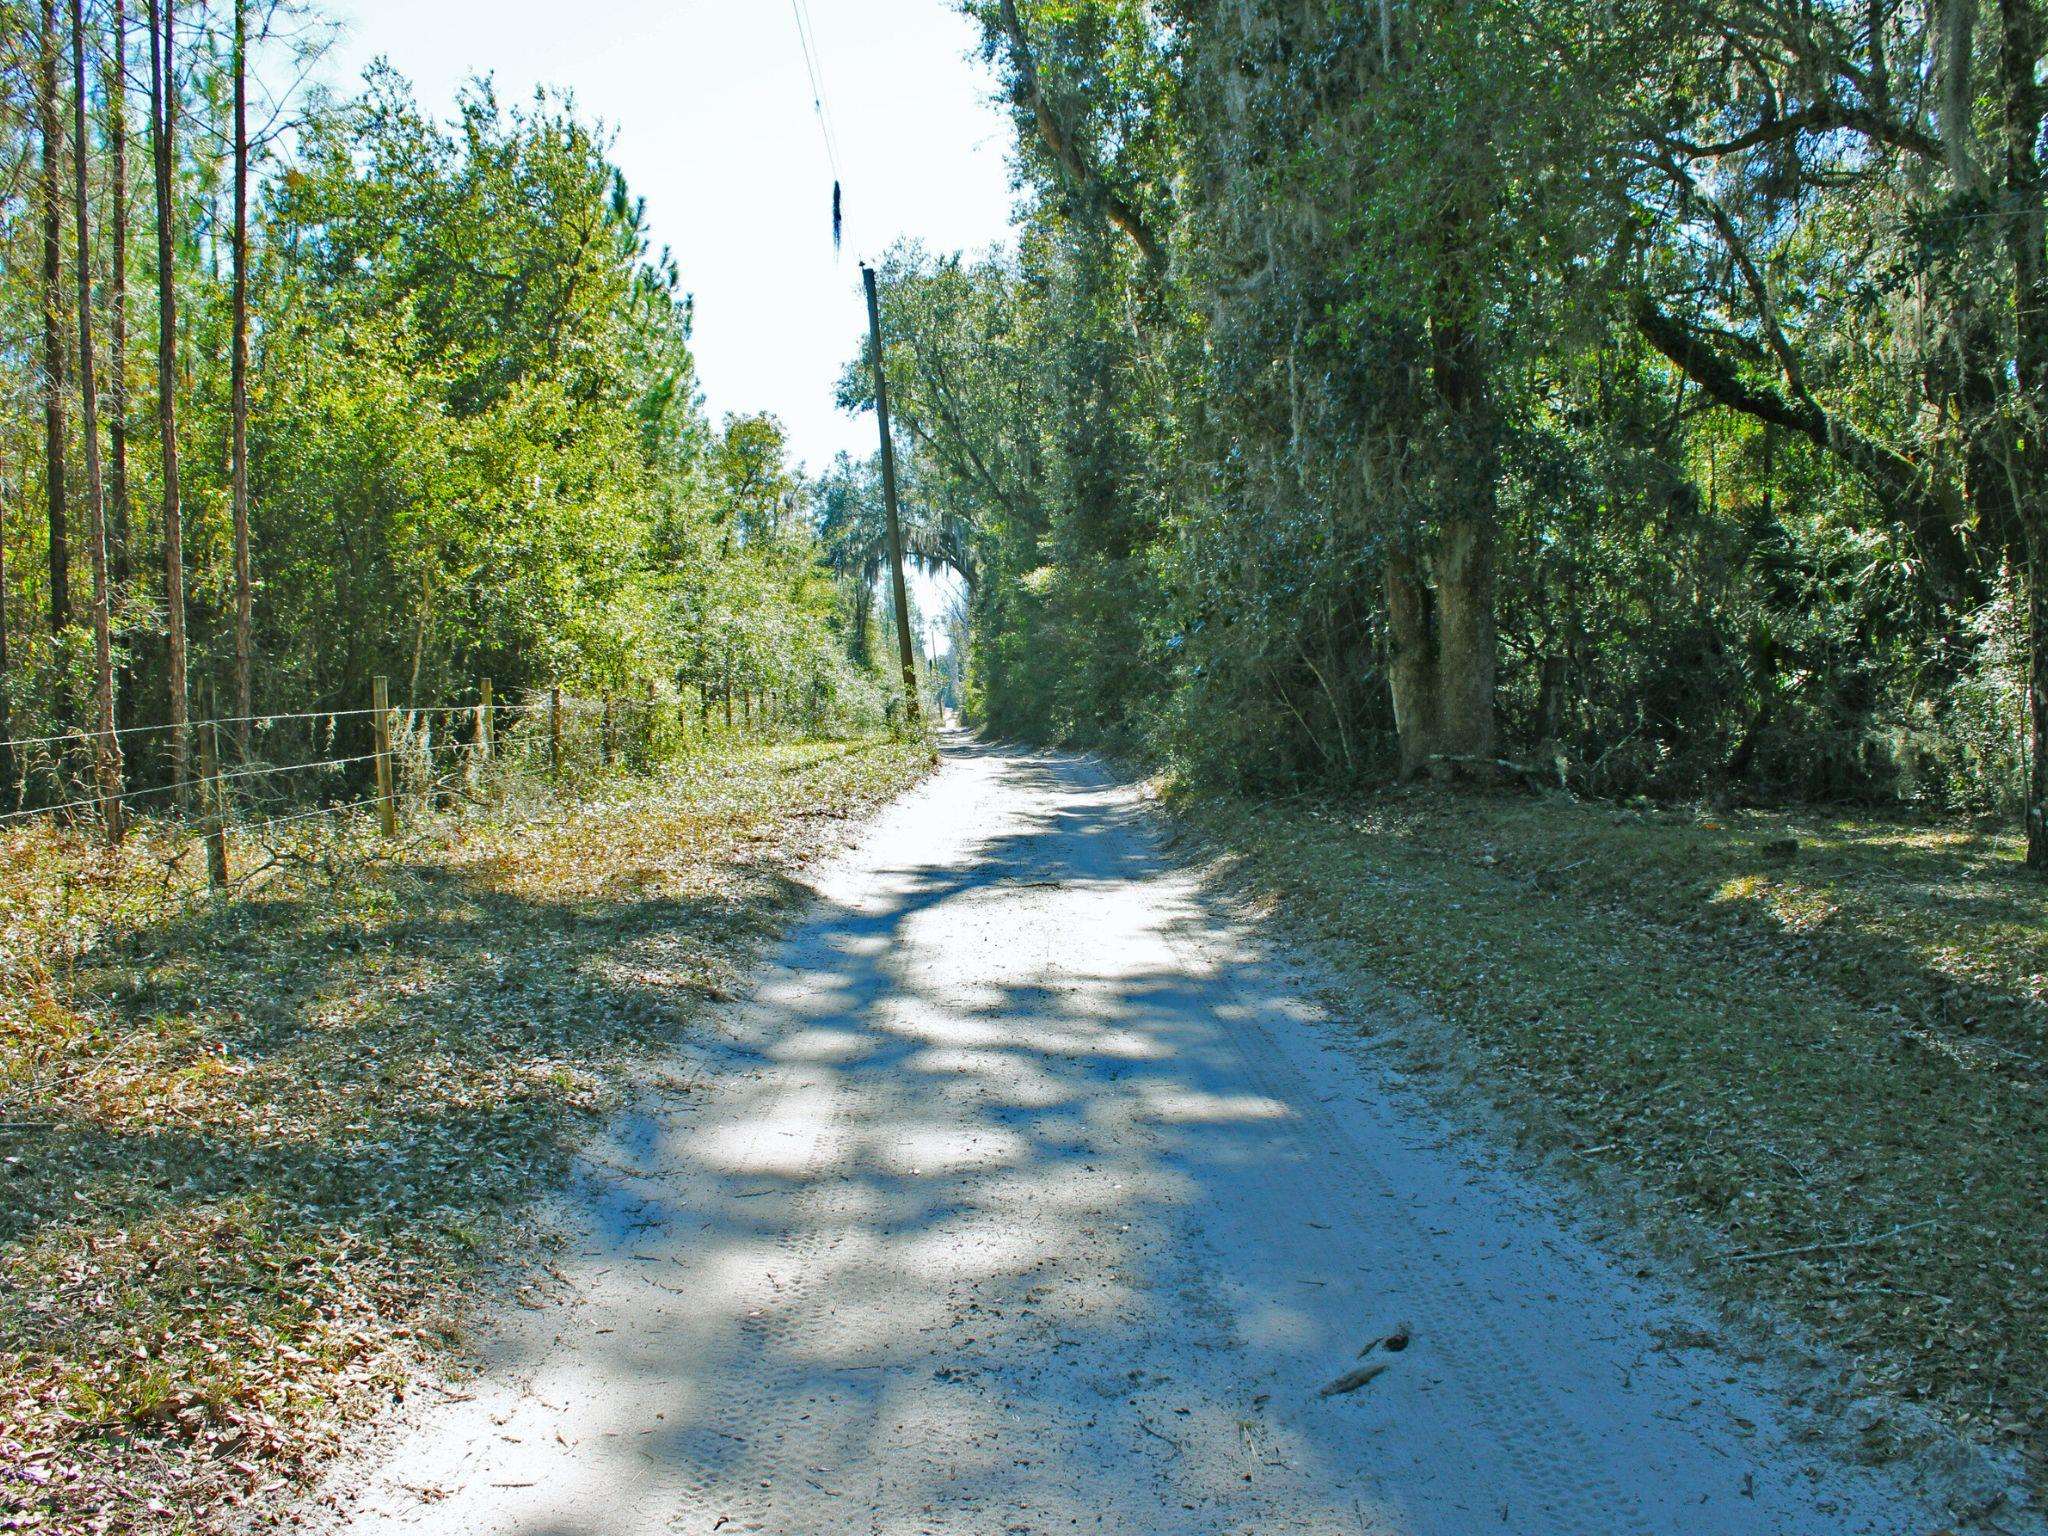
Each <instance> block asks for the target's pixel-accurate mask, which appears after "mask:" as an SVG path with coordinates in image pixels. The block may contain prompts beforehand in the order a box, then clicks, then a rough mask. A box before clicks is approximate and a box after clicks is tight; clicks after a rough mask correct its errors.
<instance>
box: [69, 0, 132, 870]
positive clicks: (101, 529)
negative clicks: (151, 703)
mask: <svg viewBox="0 0 2048 1536" xmlns="http://www.w3.org/2000/svg"><path fill="white" fill-rule="evenodd" d="M71 87H72V93H73V94H72V100H71V124H72V155H71V168H72V182H71V184H72V189H73V191H74V193H75V206H76V212H77V215H78V224H77V231H78V245H77V249H76V250H75V251H74V252H73V253H72V254H73V258H74V261H75V263H76V269H77V273H78V400H79V416H80V426H81V427H82V428H83V433H84V437H85V495H86V509H87V512H88V513H89V515H90V519H91V521H90V523H89V524H88V531H87V537H88V539H89V540H90V546H91V555H92V659H93V687H94V702H95V704H96V705H97V714H98V734H97V739H96V740H95V742H94V744H93V764H94V770H95V776H96V778H97V780H98V784H99V792H100V799H101V801H102V804H103V807H104V810H105V814H106V818H107V836H108V837H109V838H110V839H111V840H113V841H115V842H118V841H120V837H121V802H120V794H121V739H120V738H119V737H118V736H116V735H115V734H114V625H113V602H112V592H111V589H110V587H109V584H108V580H107V577H108V571H107V503H106V494H105V486H104V485H103V484H102V482H101V479H100V423H99V398H98V381H97V379H96V377H95V374H94V369H93V356H92V224H91V204H90V188H89V186H88V178H87V174H86V171H87V166H86V144H87V142H88V141H87V138H86V132H85V0H71Z"/></svg>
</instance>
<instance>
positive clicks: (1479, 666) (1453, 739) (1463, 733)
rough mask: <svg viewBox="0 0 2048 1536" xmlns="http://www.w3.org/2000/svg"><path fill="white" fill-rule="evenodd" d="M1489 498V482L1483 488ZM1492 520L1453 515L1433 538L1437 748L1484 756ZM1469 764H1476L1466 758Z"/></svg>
mask: <svg viewBox="0 0 2048 1536" xmlns="http://www.w3.org/2000/svg"><path fill="white" fill-rule="evenodd" d="M1487 490H1488V493H1489V494H1488V498H1487V499H1489V500H1491V499H1492V498H1491V490H1492V488H1491V486H1489V487H1488V488H1487ZM1493 595H1494V560H1493V520H1492V519H1491V518H1490V517H1476V518H1456V519H1453V520H1451V521H1448V522H1446V523H1445V524H1444V526H1443V530H1442V532H1441V533H1440V534H1439V535H1438V537H1437V556H1436V602H1437V676H1438V696H1439V699H1440V704H1439V708H1440V710H1441V713H1440V715H1439V717H1438V725H1437V728H1438V740H1439V745H1438V748H1437V750H1438V751H1439V752H1441V753H1442V754H1443V755H1444V756H1445V757H1448V758H1466V759H1473V760H1475V761H1483V760H1487V759H1490V758H1492V756H1493V750H1494V739H1493V738H1494V725H1493V721H1494V712H1493V690H1494V673H1495V670H1496V667H1497V661H1496V639H1495V633H1494V613H1493ZM1467 766H1468V767H1472V766H1475V764H1474V763H1468V764H1467Z"/></svg>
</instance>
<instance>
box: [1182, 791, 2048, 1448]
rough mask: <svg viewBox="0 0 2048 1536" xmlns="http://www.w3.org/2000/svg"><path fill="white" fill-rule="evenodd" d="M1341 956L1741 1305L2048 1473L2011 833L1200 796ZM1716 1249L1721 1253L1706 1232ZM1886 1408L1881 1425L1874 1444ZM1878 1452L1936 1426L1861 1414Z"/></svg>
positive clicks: (2037, 1137) (1758, 815)
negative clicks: (1444, 1032)
mask: <svg viewBox="0 0 2048 1536" xmlns="http://www.w3.org/2000/svg"><path fill="white" fill-rule="evenodd" d="M1168 798H1169V800H1170V801H1171V802H1172V803H1173V804H1174V805H1175V807H1176V809H1178V810H1179V811H1180V812H1181V814H1182V815H1183V816H1184V817H1185V818H1187V819H1188V820H1189V821H1191V822H1192V823H1193V824H1195V825H1196V826H1198V827H1200V828H1202V829H1204V830H1205V831H1207V832H1208V833H1210V834H1211V835H1212V836H1213V837H1214V838H1215V839H1216V840H1218V841H1219V842H1220V843H1221V844H1222V845H1223V846H1224V847H1225V848H1227V849H1229V850H1232V851H1234V853H1235V854H1236V855H1237V861H1236V862H1237V867H1238V869H1239V871H1240V872H1241V874H1242V875H1243V876H1244V877H1245V878H1246V879H1247V880H1248V881H1249V882H1251V883H1252V884H1253V885H1254V887H1256V888H1259V889H1262V890H1263V891H1264V892H1266V893H1267V894H1268V895H1269V896H1270V897H1271V898H1272V899H1273V900H1274V902H1275V903H1276V905H1277V906H1278V907H1279V909H1280V911H1281V913H1282V914H1283V916H1284V917H1285V918H1286V919H1287V920H1289V921H1290V922H1291V924H1292V925H1293V926H1294V927H1295V928H1296V929H1297V931H1303V932H1305V933H1306V934H1307V935H1308V936H1309V937H1311V938H1312V939H1314V940H1316V941H1318V942H1317V947H1318V948H1320V949H1321V950H1323V952H1324V953H1325V954H1326V955H1327V956H1328V957H1329V958H1331V959H1332V960H1334V961H1335V962H1336V964H1337V965H1338V967H1339V968H1340V971H1342V970H1346V969H1348V970H1350V971H1351V972H1352V973H1353V974H1355V975H1360V976H1365V975H1370V976H1372V977H1375V978H1384V979H1385V980H1387V981H1391V982H1393V983H1394V984H1396V985H1397V986H1399V987H1400V988H1402V989H1404V990H1405V991H1407V992H1409V993H1411V994H1413V995H1414V996H1415V997H1416V998H1417V999H1418V1000H1419V1001H1420V1002H1421V1003H1422V1004H1423V1005H1424V1006H1425V1007H1426V1008H1427V1009H1428V1010H1429V1011H1430V1012H1431V1013H1433V1014H1434V1015H1435V1016H1436V1017H1437V1018H1438V1019H1439V1020H1441V1021H1442V1022H1443V1023H1444V1024H1445V1025H1447V1026H1448V1027H1450V1028H1452V1029H1453V1030H1455V1031H1456V1034H1457V1036H1458V1037H1459V1039H1460V1040H1461V1041H1462V1042H1469V1045H1470V1047H1471V1048H1472V1051H1473V1052H1474V1053H1476V1057H1477V1061H1478V1069H1479V1072H1480V1075H1481V1077H1482V1078H1483V1079H1484V1081H1485V1083H1486V1085H1487V1086H1488V1087H1489V1088H1490V1089H1492V1090H1493V1092H1494V1096H1495V1098H1496V1100H1497V1102H1499V1103H1500V1105H1501V1107H1503V1108H1504V1109H1506V1110H1508V1111H1509V1113H1510V1114H1511V1115H1514V1116H1515V1117H1516V1118H1517V1119H1518V1121H1519V1122H1520V1123H1521V1124H1522V1125H1523V1126H1524V1127H1525V1128H1526V1129H1527V1130H1528V1132H1529V1133H1530V1134H1532V1135H1534V1136H1536V1137H1538V1138H1540V1139H1543V1140H1545V1141H1547V1142H1548V1143H1549V1144H1551V1145H1553V1146H1559V1147H1564V1148H1568V1149H1571V1150H1572V1151H1573V1152H1574V1153H1575V1154H1576V1156H1575V1157H1573V1158H1571V1159H1568V1161H1570V1162H1571V1163H1572V1164H1573V1165H1574V1166H1576V1167H1580V1168H1584V1169H1586V1170H1588V1171H1589V1172H1591V1171H1592V1170H1595V1169H1598V1170H1601V1172H1600V1173H1599V1174H1596V1175H1595V1177H1596V1180H1597V1182H1598V1183H1600V1184H1601V1185H1602V1187H1603V1188H1605V1189H1607V1190H1608V1191H1610V1192H1612V1191H1615V1190H1621V1191H1625V1192H1626V1193H1627V1195H1628V1196H1629V1197H1630V1198H1631V1200H1632V1202H1633V1203H1634V1204H1635V1205H1636V1208H1637V1210H1638V1211H1639V1212H1640V1213H1644V1214H1647V1215H1648V1216H1650V1217H1651V1218H1652V1222H1653V1225H1654V1223H1655V1219H1656V1218H1657V1217H1659V1216H1670V1217H1675V1218H1690V1220H1685V1221H1683V1222H1676V1221H1675V1222H1673V1223H1672V1230H1677V1228H1678V1227H1679V1226H1680V1225H1682V1226H1683V1227H1684V1228H1685V1229H1686V1230H1687V1231H1689V1232H1690V1233H1693V1234H1701V1233H1704V1234H1705V1246H1706V1248H1707V1249H1708V1252H1707V1253H1706V1255H1705V1258H1704V1265H1705V1267H1706V1269H1707V1271H1708V1272H1709V1275H1710V1278H1711V1279H1712V1281H1713V1282H1714V1283H1715V1284H1717V1285H1718V1286H1720V1287H1722V1288H1723V1289H1724V1290H1725V1292H1727V1293H1731V1294H1733V1295H1735V1296H1738V1297H1744V1298H1757V1299H1763V1300H1767V1301H1769V1302H1771V1303H1773V1304H1775V1306H1777V1307H1778V1308H1781V1309H1782V1310H1783V1312H1785V1313H1788V1314H1790V1315H1791V1316H1792V1317H1794V1318H1795V1319H1797V1321H1798V1322H1799V1323H1801V1324H1802V1325H1804V1327H1805V1328H1806V1330H1807V1331H1808V1332H1809V1334H1810V1336H1812V1337H1813V1338H1815V1339H1816V1340H1817V1341H1819V1342H1821V1343H1822V1344H1823V1345H1825V1346H1829V1347H1830V1348H1831V1350H1832V1351H1834V1352H1837V1353H1838V1354H1839V1356H1840V1357H1842V1358H1843V1359H1845V1360H1847V1361H1849V1362H1851V1364H1852V1368H1853V1371H1854V1373H1855V1374H1854V1377H1853V1379H1852V1380H1851V1381H1850V1382H1849V1383H1848V1384H1847V1387H1848V1390H1849V1392H1851V1393H1852V1394H1855V1393H1864V1392H1867V1393H1868V1394H1869V1395H1870V1396H1871V1397H1873V1398H1876V1399H1883V1398H1886V1397H1890V1398H1893V1399H1906V1400H1911V1401H1916V1402H1919V1403H1922V1404H1925V1405H1926V1406H1927V1407H1928V1408H1930V1409H1932V1410H1933V1411H1934V1412H1935V1413H1936V1414H1937V1415H1939V1416H1940V1417H1941V1418H1943V1419H1945V1420H1946V1421H1947V1422H1948V1423H1949V1424H1951V1425H1953V1426H1954V1427H1956V1428H1958V1429H1961V1430H1963V1431H1965V1432H1967V1433H1969V1434H1971V1435H1972V1436H1975V1437H1978V1438H1980V1439H1982V1440H1987V1441H1990V1442H1993V1443H1994V1444H1997V1445H1999V1446H2002V1447H2004V1448H2007V1449H2013V1450H2017V1451H2018V1452H2019V1453H2020V1455H2021V1456H2022V1458H2023V1460H2024V1462H2025V1464H2026V1465H2027V1467H2028V1468H2029V1470H2030V1472H2031V1473H2032V1475H2033V1477H2034V1480H2035V1486H2036V1488H2039V1487H2040V1486H2041V1474H2042V1472H2043V1470H2044V1468H2048V1214H2044V1213H2048V1070H2044V1066H2048V1003H2044V998H2048V922H2044V892H2043V888H2042V886H2041V884H2040V883H2039V881H2038V880H2036V879H2034V878H2032V877H2030V876H2028V875H2027V874H2026V873H2024V872H2023V871H2022V870H2021V869H2020V867H2019V863H2018V859H2019V850H2018V848H2017V846H2016V844H2015V842H2014V841H2013V840H2012V839H2010V838H2007V837H2004V836H1998V835H1991V834H1985V833H1980V832H1976V831H1972V830H1970V829H1968V828H1965V827H1957V826H1940V825H1931V824H1922V823H1911V822H1906V821H1883V820H1875V819H1870V818H1856V817H1847V816H1833V815H1799V814H1773V813H1764V812H1747V811H1745V812H1728V813H1715V812H1708V811H1704V810H1702V811H1685V810H1643V811H1638V810H1633V809H1622V808H1617V807H1612V806H1595V805H1588V804H1576V803H1572V802H1569V801H1566V800H1562V799H1529V798H1521V797H1511V796H1508V795H1504V794H1503V795H1496V796H1482V797H1473V798H1454V797H1441V796H1437V795H1434V794H1431V793H1427V792H1418V793H1414V794H1402V793H1398V792H1390V793H1387V794H1384V795H1379V796H1372V797H1364V798H1328V799H1299V800H1292V801H1283V802H1270V801H1263V802H1247V801H1241V800H1222V799H1198V798H1191V797H1188V796H1184V795H1179V794H1172V793H1170V794H1169V796H1168ZM1694 1246H1697V1245H1694ZM1866 1421H1868V1422H1867V1427H1866ZM1858 1427H1859V1428H1864V1429H1865V1433H1866V1434H1867V1436H1868V1439H1869V1442H1870V1444H1869V1449H1870V1451H1871V1453H1872V1454H1873V1455H1882V1454H1885V1453H1886V1452H1887V1451H1888V1450H1896V1449H1899V1448H1901V1445H1902V1441H1901V1439H1900V1438H1898V1437H1902V1436H1904V1435H1905V1433H1906V1431H1905V1430H1904V1429H1903V1428H1902V1427H1900V1425H1899V1424H1898V1423H1896V1422H1895V1421H1891V1420H1886V1419H1884V1418H1882V1417H1881V1416H1876V1417H1873V1416H1872V1415H1870V1414H1868V1413H1864V1414H1861V1415H1859V1416H1858Z"/></svg>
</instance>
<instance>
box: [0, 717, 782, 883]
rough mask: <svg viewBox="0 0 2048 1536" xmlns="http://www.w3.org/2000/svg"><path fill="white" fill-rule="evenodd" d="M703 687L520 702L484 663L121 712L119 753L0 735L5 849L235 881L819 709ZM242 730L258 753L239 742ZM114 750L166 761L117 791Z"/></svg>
mask: <svg viewBox="0 0 2048 1536" xmlns="http://www.w3.org/2000/svg"><path fill="white" fill-rule="evenodd" d="M693 691H694V692H695V694H696V697H694V698H692V697H691V692H692V690H679V692H678V693H677V694H675V695H672V696H667V697H663V696H659V695H657V694H656V693H655V691H654V690H653V689H652V688H649V689H648V690H647V692H646V693H645V694H644V695H642V696H638V697H622V696H607V695H600V696H597V697H578V696H572V695H569V694H565V693H564V692H563V690H562V689H561V688H559V687H550V688H543V689H534V690H529V691H528V692H527V693H526V695H525V696H524V697H522V698H519V699H516V700H510V701H507V700H500V699H498V698H497V697H496V696H495V694H494V690H493V687H492V683H491V680H490V679H489V678H481V679H479V681H478V686H477V690H476V696H475V698H474V700H473V701H470V702H465V703H459V704H420V703H417V702H415V703H409V704H396V703H393V702H392V700H391V698H390V689H389V684H388V681H387V680H386V679H384V678H381V677H380V678H377V679H375V681H374V683H373V686H372V691H371V698H370V702H369V703H368V705H367V706H365V707H361V708H354V709H324V710H305V711H286V712H281V713H273V714H261V715H253V716H248V717H240V716H225V717H209V718H206V719H201V720H195V721H190V722H188V723H186V724H185V725H183V726H175V725H169V724H150V725H135V726H123V727H120V728H118V729H117V730H116V731H115V732H114V733H113V735H114V737H115V738H116V739H117V741H118V745H119V748H120V750H119V751H116V752H106V751H104V750H102V749H103V747H104V746H105V742H104V740H103V737H102V733H100V732H98V731H96V730H93V729H90V728H83V727H82V728H79V729H77V730H72V731H66V732H61V733H57V734H53V735H47V736H36V737H21V738H10V739H6V740H0V762H4V763H6V764H8V765H9V773H10V781H9V782H8V783H7V784H6V785H5V786H4V793H5V796H6V800H7V801H11V802H13V804H12V806H11V808H8V809H4V810H0V847H5V846H6V845H7V844H8V843H9V842H10V841H14V842H17V843H18V842H19V841H20V840H21V839H22V838H24V837H29V838H33V837H36V836H37V835H39V834H40V835H41V836H43V837H44V838H46V839H47V838H52V837H54V838H58V839H62V840H65V841H66V842H68V843H71V844H74V845H76V844H81V843H83V844H88V845H92V844H96V845H98V846H100V847H102V848H103V849H104V850H105V851H106V853H107V854H108V856H110V857H112V858H115V859H119V858H121V857H122V856H123V854H124V851H127V850H130V849H131V848H132V849H134V850H135V852H136V856H138V857H139V856H142V852H141V851H142V850H144V849H146V850H147V853H148V854H149V855H150V856H153V857H155V858H157V859H158V860H160V861H162V862H164V863H165V864H166V865H169V866H173V867H176V866H182V865H183V863H184V861H185V860H187V859H188V858H191V857H193V856H194V855H199V856H201V857H203V860H204V863H205V868H206V884H207V885H208V886H209V887H211V888H213V889H216V890H224V889H229V888H232V887H235V886H238V885H241V884H246V883H247V882H248V881H249V880H251V879H253V878H254V877H255V876H256V875H258V874H260V873H262V872H263V871H265V870H267V869H269V868H271V867H274V866H275V865H276V864H278V863H280V862H284V861H286V860H288V859H290V858H292V857H294V856H305V855H306V853H307V851H308V844H309V843H316V842H317V843H319V844H320V845H321V846H322V847H323V848H324V849H326V850H328V851H331V850H332V848H333V846H334V844H335V843H336V841H337V840H355V841H360V840H362V839H366V838H367V839H370V840H372V841H373V843H375V844H378V845H385V846H388V845H390V844H391V843H392V841H393V840H395V839H397V838H398V837H399V836H400V835H401V833H402V831H403V830H404V829H405V828H406V826H407V825H408V824H409V823H410V822H412V821H413V820H414V819H415V818H418V817H422V816H428V815H434V816H447V815H450V814H460V813H462V812H464V811H466V810H469V809H472V808H481V807H488V806H494V805H495V806H503V805H505V804H507V803H508V802H509V801H510V800H511V799H512V798H513V797H515V796H519V795H525V796H527V797H529V798H534V797H538V798H542V799H554V800H560V801H563V802H567V801H570V800H573V799H576V798H580V797H581V796H582V794H583V793H584V792H586V791H587V790H588V789H589V788H590V787H591V785H592V784H593V782H594V781H596V780H599V779H602V778H604V777H607V776H619V775H628V774H638V773H645V772H647V771H649V770H650V769H652V768H654V767H655V766H657V765H659V764H661V763H665V762H668V761H672V760H674V759H676V758H679V757H682V756H685V755H687V754H689V753H690V752H691V751H692V750H693V749H694V750H703V749H706V748H709V747H713V746H716V745H718V744H721V743H730V742H735V741H741V740H747V739H756V738H761V737H767V736H774V735H780V734H784V733H785V732H787V731H788V730H789V729H791V728H792V727H793V726H800V725H801V724H802V722H803V715H802V711H801V710H799V709H797V708H793V707H792V705H793V702H794V701H792V700H791V699H790V698H789V697H788V696H787V695H786V694H783V693H778V692H777V691H775V690H759V691H752V690H740V689H725V690H713V689H709V688H704V689H696V690H693ZM244 739H246V740H247V741H248V742H249V744H250V746H249V750H248V752H247V755H246V756H241V755H237V756H234V757H232V758H230V757H229V756H228V755H227V754H226V753H225V752H224V750H223V747H224V744H230V745H231V744H233V743H236V742H239V741H242V740H244ZM110 757H111V758H113V759H114V760H115V761H117V762H121V763H124V764H127V765H128V766H129V767H131V768H135V767H140V768H142V769H143V770H144V771H149V770H151V769H153V770H154V771H155V776H154V779H153V781H152V782H148V783H135V782H133V778H134V777H140V776H141V774H139V773H138V774H135V775H133V776H132V777H131V778H130V780H129V781H127V782H123V781H121V780H115V781H113V782H112V784H111V785H110V787H109V788H107V789H104V790H103V789H102V788H101V787H100V786H101V785H102V784H103V783H106V782H107V781H106V780H105V779H104V778H103V777H102V768H103V765H104V763H105V762H106V760H107V759H108V758H110ZM194 763H196V767H197V771H196V772H184V773H180V772H178V771H177V770H178V767H179V765H183V764H194ZM0 803H4V802H0Z"/></svg>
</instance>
